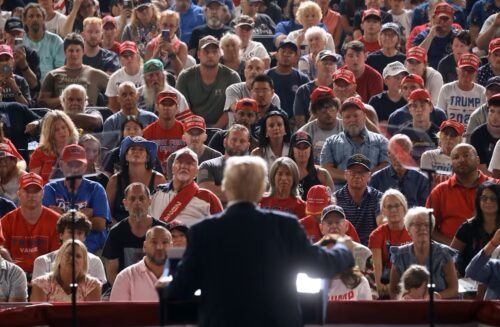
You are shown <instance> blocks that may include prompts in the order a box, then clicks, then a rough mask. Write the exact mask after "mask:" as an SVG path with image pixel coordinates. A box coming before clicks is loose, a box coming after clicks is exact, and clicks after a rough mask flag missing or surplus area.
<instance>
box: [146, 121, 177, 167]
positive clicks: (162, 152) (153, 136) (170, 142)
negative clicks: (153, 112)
mask: <svg viewBox="0 0 500 327" xmlns="http://www.w3.org/2000/svg"><path fill="white" fill-rule="evenodd" d="M182 134H184V126H183V125H182V123H181V122H180V121H178V120H176V121H175V124H174V126H172V127H171V128H169V129H165V128H163V127H161V126H160V124H159V122H158V120H157V121H155V122H154V123H151V124H149V125H148V126H147V127H146V128H145V129H144V138H145V139H147V140H150V141H153V142H155V143H156V145H157V146H158V159H159V160H160V162H161V164H162V167H163V171H167V170H166V169H165V168H166V166H167V163H166V162H167V158H168V156H170V155H171V154H172V153H174V152H175V151H177V150H179V149H180V148H182V147H185V146H186V143H184V141H183V140H182Z"/></svg>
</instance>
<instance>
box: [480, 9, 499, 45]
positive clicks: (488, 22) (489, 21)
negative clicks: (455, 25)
mask: <svg viewBox="0 0 500 327" xmlns="http://www.w3.org/2000/svg"><path fill="white" fill-rule="evenodd" d="M496 16H497V15H496V14H494V15H491V16H489V17H488V18H486V20H485V21H484V23H483V26H481V30H480V31H479V34H481V33H484V32H486V31H487V30H488V29H489V28H490V26H491V25H493V23H494V22H495V18H496ZM499 36H500V27H497V29H496V31H495V33H494V34H493V37H492V38H491V39H492V40H493V39H494V38H496V37H499Z"/></svg>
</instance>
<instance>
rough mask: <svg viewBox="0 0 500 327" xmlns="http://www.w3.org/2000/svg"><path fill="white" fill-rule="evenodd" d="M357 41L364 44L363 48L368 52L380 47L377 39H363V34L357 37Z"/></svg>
mask: <svg viewBox="0 0 500 327" xmlns="http://www.w3.org/2000/svg"><path fill="white" fill-rule="evenodd" d="M359 41H360V42H361V43H363V44H364V45H365V49H366V51H367V52H368V53H371V52H374V51H377V50H379V49H381V48H382V47H381V46H380V43H378V40H377V41H375V42H368V41H366V40H365V38H364V36H362V37H360V38H359Z"/></svg>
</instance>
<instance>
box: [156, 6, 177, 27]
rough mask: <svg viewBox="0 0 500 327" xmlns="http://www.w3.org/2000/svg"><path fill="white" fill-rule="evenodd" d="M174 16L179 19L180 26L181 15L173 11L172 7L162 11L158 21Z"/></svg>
mask: <svg viewBox="0 0 500 327" xmlns="http://www.w3.org/2000/svg"><path fill="white" fill-rule="evenodd" d="M170 17H173V18H175V20H176V21H177V28H179V23H180V19H181V18H180V16H179V13H178V12H177V11H173V10H170V9H167V10H165V11H162V12H161V14H160V19H159V20H158V21H161V20H162V19H163V18H170Z"/></svg>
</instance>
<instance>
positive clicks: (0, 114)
mask: <svg viewBox="0 0 500 327" xmlns="http://www.w3.org/2000/svg"><path fill="white" fill-rule="evenodd" d="M0 119H2V121H3V123H4V125H3V130H4V132H5V136H6V137H8V138H9V139H10V140H11V141H12V143H14V145H15V146H16V148H17V149H18V150H20V151H22V150H26V149H27V148H28V135H27V134H25V133H24V130H25V128H26V125H27V124H28V123H31V122H32V121H35V120H38V119H40V116H38V115H37V114H35V113H34V112H32V111H31V110H29V109H28V107H27V106H25V105H24V104H20V103H17V102H0ZM25 159H26V158H25ZM26 162H28V161H26Z"/></svg>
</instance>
